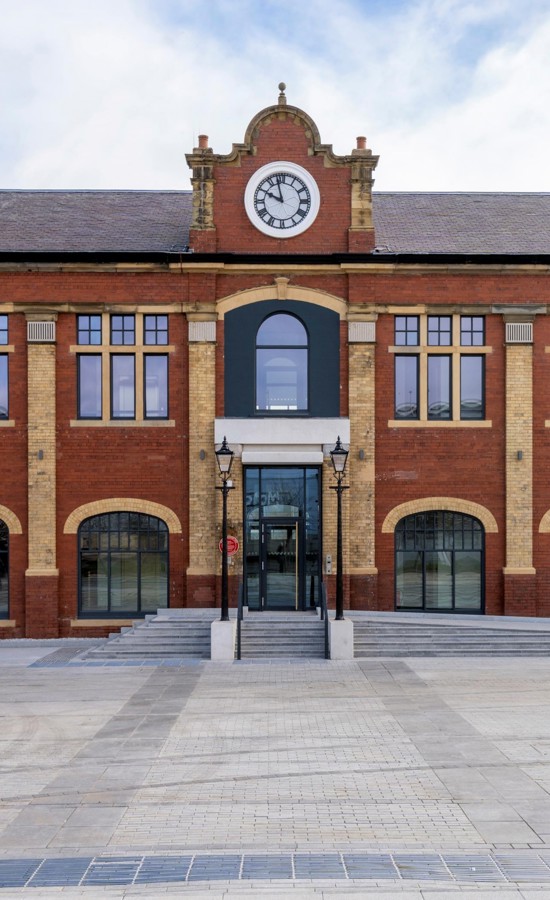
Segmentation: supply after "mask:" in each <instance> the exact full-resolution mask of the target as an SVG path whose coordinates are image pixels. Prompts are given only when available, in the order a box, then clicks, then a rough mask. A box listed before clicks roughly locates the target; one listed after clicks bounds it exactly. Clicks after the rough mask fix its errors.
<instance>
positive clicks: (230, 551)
mask: <svg viewBox="0 0 550 900" xmlns="http://www.w3.org/2000/svg"><path fill="white" fill-rule="evenodd" d="M219 548H220V553H223V541H220V543H219ZM238 552H239V542H238V540H237V538H236V537H233V535H231V534H228V535H227V555H228V556H235V553H238Z"/></svg>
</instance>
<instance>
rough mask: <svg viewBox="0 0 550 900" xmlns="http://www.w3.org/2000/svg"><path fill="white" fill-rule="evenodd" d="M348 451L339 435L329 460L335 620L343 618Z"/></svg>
mask: <svg viewBox="0 0 550 900" xmlns="http://www.w3.org/2000/svg"><path fill="white" fill-rule="evenodd" d="M348 452H349V451H348V450H344V448H343V447H342V444H341V441H340V435H338V440H337V441H336V446H335V447H334V450H331V451H330V458H331V459H332V465H333V468H334V476H335V478H336V480H337V484H336V485H333V486H331V490H332V491H336V496H337V498H338V518H337V523H336V616H335V618H336V619H343V618H344V573H343V571H342V570H343V554H342V492H343V491H347V490H348V487H349V485H346V484H342V479H343V477H344V472H345V470H346V463H347V461H348Z"/></svg>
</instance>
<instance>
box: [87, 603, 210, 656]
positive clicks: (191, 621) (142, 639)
mask: <svg viewBox="0 0 550 900" xmlns="http://www.w3.org/2000/svg"><path fill="white" fill-rule="evenodd" d="M219 615H220V611H219V610H217V609H206V610H197V609H185V610H183V609H171V610H169V609H167V610H159V611H158V612H157V614H156V615H152V616H146V617H145V619H144V620H143V621H142V620H139V621H136V622H134V623H133V625H132V626H131V627H128V628H123V629H122V630H121V632H120V633H116V634H112V635H110V637H109V640H108V641H106V643H104V644H102V645H101V646H99V647H95V648H93V649H92V650H89V651H88V652H87V653H86V654H85V656H84V657H83V659H89V660H98V661H99V660H104V661H108V660H110V659H113V660H138V659H144V660H151V659H174V658H179V659H181V658H184V659H185V658H190V659H210V626H211V624H212V621H213V619H217V618H219Z"/></svg>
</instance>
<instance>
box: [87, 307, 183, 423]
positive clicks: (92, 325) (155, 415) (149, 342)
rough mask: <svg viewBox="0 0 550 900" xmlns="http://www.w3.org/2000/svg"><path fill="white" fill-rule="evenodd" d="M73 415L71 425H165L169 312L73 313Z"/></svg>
mask: <svg viewBox="0 0 550 900" xmlns="http://www.w3.org/2000/svg"><path fill="white" fill-rule="evenodd" d="M76 320H77V344H76V345H74V346H71V347H70V352H71V353H74V354H75V357H76V365H77V418H76V419H75V420H72V421H71V425H72V426H79V427H83V426H114V427H120V426H122V427H123V426H145V427H151V426H153V427H154V426H165V427H174V425H175V422H174V421H173V420H171V419H169V393H168V383H169V357H170V354H172V353H173V352H174V350H175V347H174V346H173V345H171V344H169V343H168V340H169V334H168V322H169V317H168V315H167V314H165V313H149V312H132V313H127V312H125V311H124V310H121V311H120V312H119V311H117V312H97V313H96V312H87V313H79V314H77V317H76Z"/></svg>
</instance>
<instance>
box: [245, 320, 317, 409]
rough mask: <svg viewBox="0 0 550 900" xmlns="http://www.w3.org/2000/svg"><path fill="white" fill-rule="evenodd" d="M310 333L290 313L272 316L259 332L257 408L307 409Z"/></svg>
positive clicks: (257, 335)
mask: <svg viewBox="0 0 550 900" xmlns="http://www.w3.org/2000/svg"><path fill="white" fill-rule="evenodd" d="M307 409H308V334H307V331H306V328H305V325H304V324H303V322H302V321H301V320H300V319H299V318H298V317H297V316H294V315H289V314H288V313H275V314H274V315H271V316H268V317H267V318H266V319H264V321H263V322H262V324H261V325H260V327H259V328H258V332H257V334H256V410H257V411H258V412H277V413H281V412H306V411H307Z"/></svg>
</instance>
